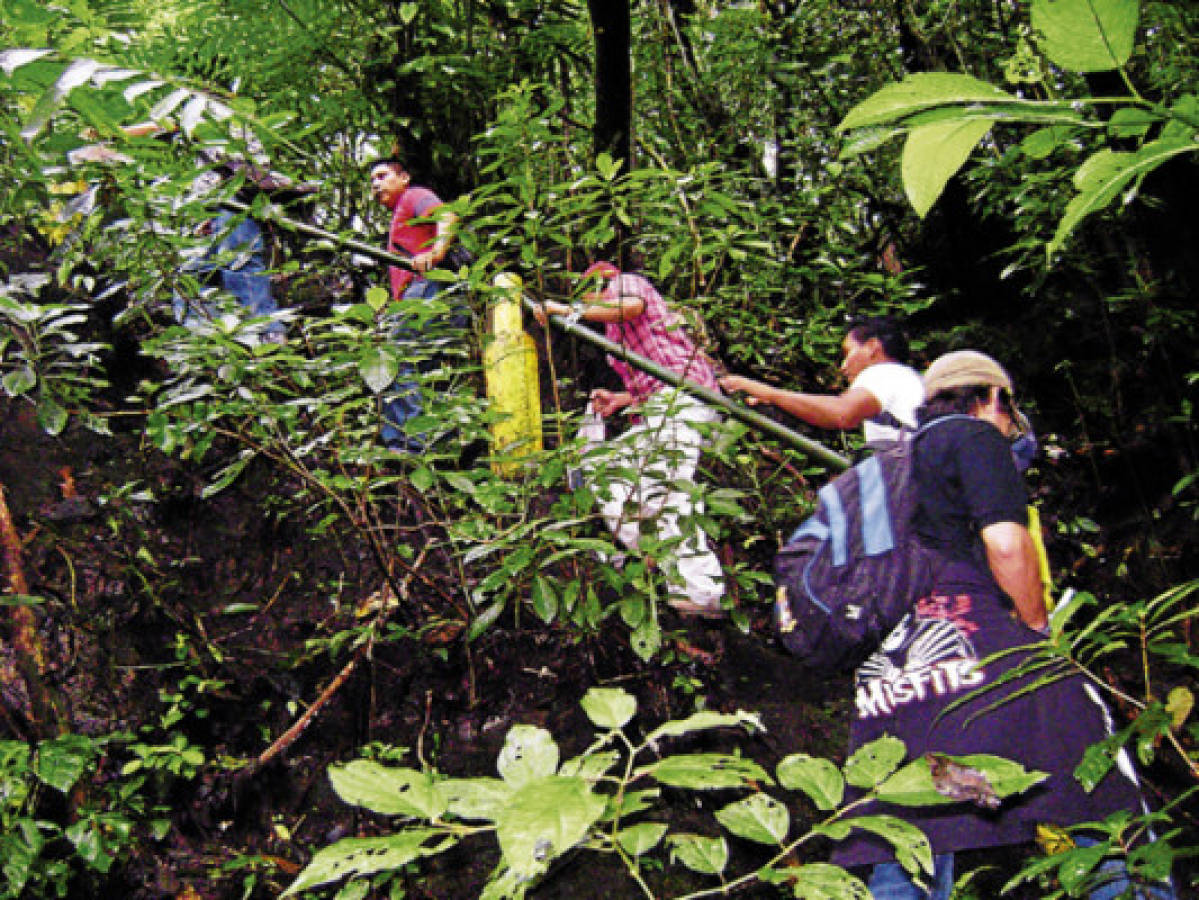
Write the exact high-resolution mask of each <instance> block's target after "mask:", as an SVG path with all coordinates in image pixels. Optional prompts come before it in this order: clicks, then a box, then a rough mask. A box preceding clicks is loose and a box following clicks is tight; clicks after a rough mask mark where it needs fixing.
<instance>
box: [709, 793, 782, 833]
mask: <svg viewBox="0 0 1199 900" xmlns="http://www.w3.org/2000/svg"><path fill="white" fill-rule="evenodd" d="M716 821H717V822H719V823H720V824H721V825H723V826H724V827H725V828H727V829H728V830H729V831H731V832H732V833H733V834H735V835H737V837H741V838H745V839H746V840H750V841H757V842H758V843H759V844H777V845H781V844H782V843H783V842H784V841H786V840H787V831H788V829H789V828H790V827H791V816H790V814H789V813H788V812H787V807H785V806H783V804H781V803H779V802H778V801H777V800H775V799H774V798H773V797H771V796H770V795H768V794H751V795H750V796H748V797H746V798H744V799H743V800H737V801H735V802H733V803H730V804H729V805H728V806H726V807H724V808H723V809H720V810H717V812H716Z"/></svg>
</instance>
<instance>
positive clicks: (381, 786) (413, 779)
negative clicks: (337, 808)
mask: <svg viewBox="0 0 1199 900" xmlns="http://www.w3.org/2000/svg"><path fill="white" fill-rule="evenodd" d="M329 781H331V782H332V783H333V790H334V791H336V792H337V796H339V797H341V799H342V800H344V801H345V802H346V803H352V804H354V805H355V806H362V807H365V808H366V809H369V810H371V811H372V812H377V813H383V814H384V815H389V816H418V817H420V818H425V819H438V818H440V817H441V815H442V813H444V812H445V811H446V807H447V806H448V804H449V799H448V798H447V797H446V795H445V792H444V791H442V790H441V785H440V784H439V783H438V782H437V781H435V780H434V779H433V777H432V776H431V775H430V774H429V773H428V772H419V771H417V770H416V769H403V768H396V767H392V766H384V765H380V764H379V763H377V762H374V761H373V760H367V759H358V760H354V761H353V762H349V763H346V764H345V765H335V766H332V767H331V768H330V769H329Z"/></svg>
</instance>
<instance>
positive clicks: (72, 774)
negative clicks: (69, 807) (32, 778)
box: [33, 734, 96, 794]
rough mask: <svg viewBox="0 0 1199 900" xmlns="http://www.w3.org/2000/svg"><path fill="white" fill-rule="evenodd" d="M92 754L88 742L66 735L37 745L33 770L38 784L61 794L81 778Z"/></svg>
mask: <svg viewBox="0 0 1199 900" xmlns="http://www.w3.org/2000/svg"><path fill="white" fill-rule="evenodd" d="M95 754H96V746H95V744H93V743H92V741H91V739H90V738H87V737H84V736H83V735H79V734H66V735H63V736H62V737H57V738H53V739H51V740H48V741H43V742H42V743H41V744H40V745H38V749H37V760H36V761H35V763H34V767H33V770H34V773H35V774H36V775H37V777H38V779H39V780H40V781H42V782H43V783H44V784H48V785H50V787H52V788H56V789H57V790H59V791H61V792H62V793H64V794H65V793H66V792H67V791H69V790H70V789H71V787H72V786H73V785H74V784H75V783H76V782H77V781H78V780H79V779H80V778H81V777H83V773H84V772H86V771H87V770H88V767H89V766H91V764H92V760H93V759H94V757H95Z"/></svg>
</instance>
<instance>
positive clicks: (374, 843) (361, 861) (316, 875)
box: [280, 828, 458, 897]
mask: <svg viewBox="0 0 1199 900" xmlns="http://www.w3.org/2000/svg"><path fill="white" fill-rule="evenodd" d="M435 838H441V841H440V843H438V844H436V845H434V846H431V847H429V846H425V845H426V843H427V842H428V841H429V840H431V839H435ZM457 842H458V838H456V837H453V836H452V835H446V834H444V833H442V832H440V831H437V830H435V829H432V828H412V829H407V830H405V831H402V832H400V833H399V834H393V835H388V836H387V837H372V838H346V839H345V840H342V841H338V842H337V843H336V844H333V845H332V846H330V847H325V848H324V849H322V850H319V851H317V853H316V855H315V856H313V857H312V862H310V863H309V864H308V865H307V866H305V867H304V871H302V872H301V873H300V874H299V875H298V876H297V877H296V880H295V881H293V882H292V883H291V885H290V886H289V887H288V888H287V890H286V891H284V892H283V893H282V894H281V895H280V896H281V897H287V896H290V895H292V894H298V893H299V892H300V891H306V890H308V889H309V888H313V887H316V886H317V885H320V884H327V883H328V882H330V881H336V880H338V879H339V878H345V877H346V876H355V877H357V876H362V875H373V874H374V873H375V872H385V871H388V870H391V869H399V868H400V867H401V866H405V865H407V864H408V863H410V862H412V861H413V860H414V859H417V858H419V857H422V856H432V855H434V854H436V853H440V852H442V851H443V850H447V849H449V848H450V847H452V846H453V845H454V844H456V843H457Z"/></svg>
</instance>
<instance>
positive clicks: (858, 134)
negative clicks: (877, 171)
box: [839, 128, 904, 159]
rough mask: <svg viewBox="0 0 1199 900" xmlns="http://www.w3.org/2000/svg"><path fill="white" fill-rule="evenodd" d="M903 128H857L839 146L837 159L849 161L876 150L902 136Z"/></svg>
mask: <svg viewBox="0 0 1199 900" xmlns="http://www.w3.org/2000/svg"><path fill="white" fill-rule="evenodd" d="M903 132H904V129H903V128H859V129H857V130H856V131H854V133H853V134H852V135H850V137H848V138H846V140H845V143H843V144H842V145H841V154H840V156H839V159H851V158H852V157H854V156H858V155H860V154H862V153H869V152H870V151H871V150H877V149H878V148H879V147H881V146H882V145H883V144H885V143H887V141H889V140H891V138H894V137H898V136H899V135H901V134H903Z"/></svg>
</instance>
